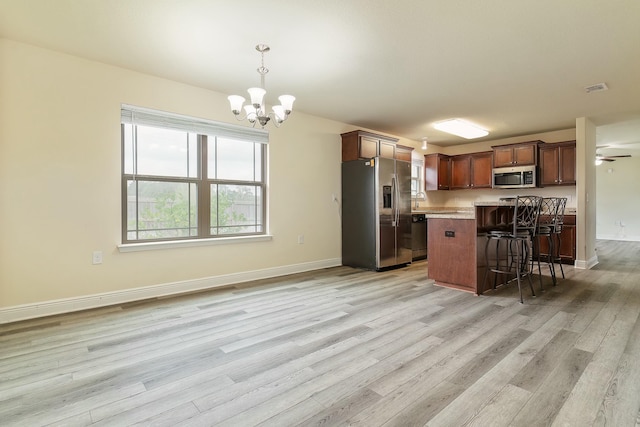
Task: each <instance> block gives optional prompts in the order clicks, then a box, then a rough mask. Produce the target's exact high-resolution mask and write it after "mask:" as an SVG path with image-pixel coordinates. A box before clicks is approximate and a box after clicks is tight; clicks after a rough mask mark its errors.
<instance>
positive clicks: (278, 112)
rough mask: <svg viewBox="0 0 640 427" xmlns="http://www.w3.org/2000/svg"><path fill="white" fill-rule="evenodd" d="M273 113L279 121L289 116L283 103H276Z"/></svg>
mask: <svg viewBox="0 0 640 427" xmlns="http://www.w3.org/2000/svg"><path fill="white" fill-rule="evenodd" d="M273 114H274V115H275V116H276V120H277V121H278V123H282V122H284V120H285V119H286V118H287V114H286V113H285V112H284V107H283V106H282V105H274V106H273Z"/></svg>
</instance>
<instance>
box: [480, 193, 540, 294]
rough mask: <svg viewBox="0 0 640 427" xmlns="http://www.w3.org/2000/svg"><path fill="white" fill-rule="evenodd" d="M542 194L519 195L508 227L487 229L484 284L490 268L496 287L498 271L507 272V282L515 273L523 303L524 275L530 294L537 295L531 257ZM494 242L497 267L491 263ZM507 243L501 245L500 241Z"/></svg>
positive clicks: (514, 203) (503, 273) (499, 273)
mask: <svg viewBox="0 0 640 427" xmlns="http://www.w3.org/2000/svg"><path fill="white" fill-rule="evenodd" d="M541 203H542V197H538V196H517V197H516V198H515V200H514V201H513V221H512V223H511V225H510V227H509V228H510V229H509V230H491V231H489V232H487V234H486V237H487V243H486V245H485V250H484V254H485V263H486V264H485V265H486V270H485V274H484V280H483V282H482V285H483V288H484V286H485V284H486V281H487V278H488V277H489V272H492V273H494V280H493V289H495V288H496V284H497V279H498V275H503V276H505V282H504V283H505V284H506V283H508V282H509V281H511V280H514V279H513V278H512V279H510V280H507V279H508V277H509V276H515V280H516V281H517V283H518V291H519V292H520V303H521V304H522V303H524V300H523V298H522V283H521V281H522V278H523V277H524V276H526V277H527V279H528V280H529V287H530V288H531V295H532V296H534V297H535V296H536V294H535V291H534V290H533V282H532V281H531V273H532V271H533V268H532V264H531V263H530V262H529V257H530V256H531V253H532V243H533V240H532V239H533V236H534V233H535V228H536V225H537V221H538V214H539V213H540V204H541ZM491 242H495V243H496V245H495V267H491V266H490V263H489V248H490V244H491ZM503 242H504V243H505V245H506V246H503V247H501V243H503Z"/></svg>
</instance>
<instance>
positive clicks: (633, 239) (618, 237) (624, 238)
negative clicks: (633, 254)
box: [596, 234, 640, 242]
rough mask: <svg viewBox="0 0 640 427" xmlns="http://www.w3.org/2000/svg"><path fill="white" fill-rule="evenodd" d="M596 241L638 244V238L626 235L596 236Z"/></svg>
mask: <svg viewBox="0 0 640 427" xmlns="http://www.w3.org/2000/svg"><path fill="white" fill-rule="evenodd" d="M596 240H621V241H623V242H640V236H627V235H626V234H623V235H620V234H597V235H596Z"/></svg>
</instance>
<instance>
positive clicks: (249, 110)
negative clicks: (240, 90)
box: [244, 105, 258, 123]
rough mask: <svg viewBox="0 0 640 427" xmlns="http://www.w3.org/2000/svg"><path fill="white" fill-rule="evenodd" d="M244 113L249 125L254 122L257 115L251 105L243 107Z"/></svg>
mask: <svg viewBox="0 0 640 427" xmlns="http://www.w3.org/2000/svg"><path fill="white" fill-rule="evenodd" d="M244 112H245V114H246V115H247V120H249V122H250V123H253V122H255V121H256V118H257V116H258V114H257V113H256V108H255V107H254V106H253V105H245V106H244Z"/></svg>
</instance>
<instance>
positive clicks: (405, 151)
mask: <svg viewBox="0 0 640 427" xmlns="http://www.w3.org/2000/svg"><path fill="white" fill-rule="evenodd" d="M412 152H413V147H406V146H404V145H400V144H398V145H396V153H395V156H396V160H402V161H405V162H410V161H411V153H412Z"/></svg>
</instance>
